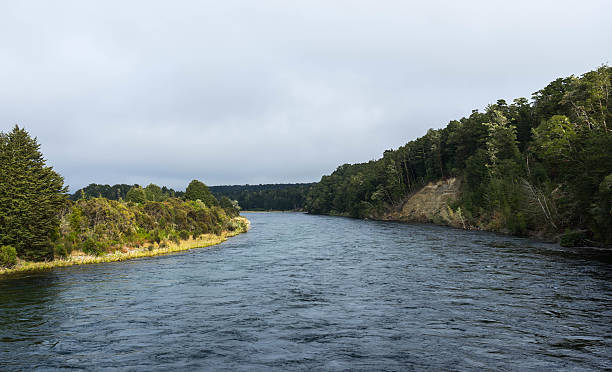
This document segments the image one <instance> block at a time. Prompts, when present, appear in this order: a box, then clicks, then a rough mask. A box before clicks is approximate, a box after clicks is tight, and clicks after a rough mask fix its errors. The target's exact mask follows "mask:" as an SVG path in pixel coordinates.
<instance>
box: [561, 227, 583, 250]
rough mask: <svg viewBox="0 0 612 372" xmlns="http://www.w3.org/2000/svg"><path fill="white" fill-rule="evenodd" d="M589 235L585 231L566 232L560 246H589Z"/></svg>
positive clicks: (562, 236)
mask: <svg viewBox="0 0 612 372" xmlns="http://www.w3.org/2000/svg"><path fill="white" fill-rule="evenodd" d="M586 240H587V235H586V233H585V231H569V230H566V231H565V234H563V235H561V242H560V245H561V246H562V247H580V246H584V245H588V242H587V241H586Z"/></svg>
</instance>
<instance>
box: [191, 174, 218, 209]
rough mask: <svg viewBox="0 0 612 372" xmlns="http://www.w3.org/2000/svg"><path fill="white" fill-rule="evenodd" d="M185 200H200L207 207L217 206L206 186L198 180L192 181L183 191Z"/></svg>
mask: <svg viewBox="0 0 612 372" xmlns="http://www.w3.org/2000/svg"><path fill="white" fill-rule="evenodd" d="M185 199H187V200H201V201H202V202H203V203H204V204H206V205H207V206H209V207H210V206H213V205H219V202H218V201H217V199H216V198H215V196H214V195H213V194H212V193H211V192H210V190H209V189H208V186H206V185H205V184H204V183H203V182H200V181H198V180H193V181H191V182H190V183H189V185H188V186H187V190H185Z"/></svg>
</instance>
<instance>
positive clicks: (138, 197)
mask: <svg viewBox="0 0 612 372" xmlns="http://www.w3.org/2000/svg"><path fill="white" fill-rule="evenodd" d="M125 200H127V201H131V202H134V203H144V202H146V201H147V195H146V192H145V190H144V189H143V188H142V187H140V186H134V187H132V188H131V189H130V191H128V192H127V194H125Z"/></svg>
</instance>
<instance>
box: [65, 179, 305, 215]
mask: <svg viewBox="0 0 612 372" xmlns="http://www.w3.org/2000/svg"><path fill="white" fill-rule="evenodd" d="M312 185H313V184H312V183H288V184H282V183H281V184H262V185H227V186H208V188H209V189H210V192H211V193H212V194H213V195H214V196H215V197H216V198H217V199H219V200H223V199H224V198H228V199H230V200H232V201H236V202H237V203H238V206H239V207H240V209H242V210H249V211H290V210H301V209H302V208H303V207H304V202H305V200H306V194H307V193H308V190H310V186H312ZM132 188H134V190H138V189H139V188H141V186H140V185H137V184H136V185H127V184H117V185H113V186H110V185H100V184H95V183H92V184H90V185H88V186H87V187H84V188H82V189H79V190H77V191H75V192H74V193H73V194H72V195H70V199H71V200H73V201H76V200H79V199H91V198H106V199H109V200H129V199H130V197H128V192H129V191H130V190H131V189H132ZM143 189H144V190H145V191H146V192H148V193H154V194H156V195H159V197H177V198H183V197H184V195H185V192H184V191H175V190H174V189H172V188H168V187H166V186H162V187H161V188H160V187H159V186H157V185H155V184H150V185H148V186H146V187H144V188H143ZM159 197H157V198H159Z"/></svg>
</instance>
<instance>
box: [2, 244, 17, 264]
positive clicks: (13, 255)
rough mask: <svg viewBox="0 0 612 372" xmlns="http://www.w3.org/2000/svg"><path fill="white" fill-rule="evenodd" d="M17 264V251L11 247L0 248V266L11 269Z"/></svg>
mask: <svg viewBox="0 0 612 372" xmlns="http://www.w3.org/2000/svg"><path fill="white" fill-rule="evenodd" d="M16 264H17V250H16V249H15V247H13V246H12V245H3V246H2V247H0V266H4V267H13V266H15V265H16Z"/></svg>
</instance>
